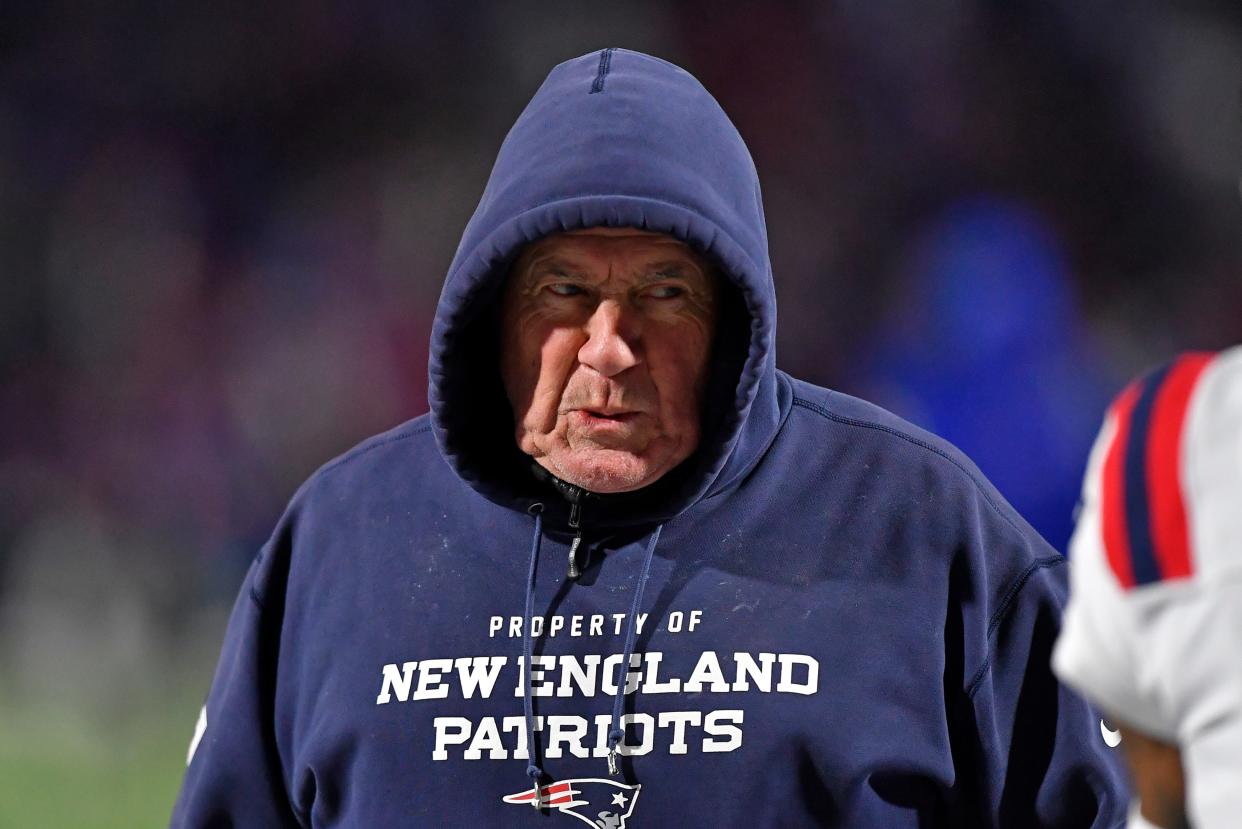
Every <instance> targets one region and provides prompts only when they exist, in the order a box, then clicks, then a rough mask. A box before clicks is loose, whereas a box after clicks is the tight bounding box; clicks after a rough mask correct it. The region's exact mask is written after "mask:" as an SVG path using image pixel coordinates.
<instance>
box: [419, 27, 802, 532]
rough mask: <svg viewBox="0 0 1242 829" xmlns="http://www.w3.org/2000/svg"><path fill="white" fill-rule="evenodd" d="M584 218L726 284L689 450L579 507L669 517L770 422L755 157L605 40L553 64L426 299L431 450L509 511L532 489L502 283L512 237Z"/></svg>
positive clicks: (660, 69) (538, 234)
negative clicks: (521, 441)
mask: <svg viewBox="0 0 1242 829" xmlns="http://www.w3.org/2000/svg"><path fill="white" fill-rule="evenodd" d="M590 227H631V228H637V229H640V230H647V231H656V232H660V233H666V234H668V235H670V236H673V237H675V238H677V239H680V240H681V241H683V242H685V243H687V244H688V245H690V246H691V247H692V248H694V249H696V250H697V251H699V252H700V253H702V254H704V255H705V256H706V257H707V258H708V259H709V260H711V261H712V262H714V263H715V264H716V265H717V266H718V267H719V270H720V273H721V275H722V276H723V277H724V279H723V282H724V283H725V284H726V285H727V286H728V287H727V288H726V290H725V291H724V292H723V293H724V294H725V297H724V301H723V302H722V303H721V313H720V315H719V318H718V320H717V331H716V338H715V341H714V344H713V351H712V357H711V368H710V372H711V376H710V379H709V383H708V391H707V396H706V400H705V407H704V413H703V416H704V421H703V430H702V438H701V441H700V444H699V447H698V449H697V450H696V451H695V453H694V454H693V455H691V456H690V458H688V459H687V460H686V461H684V462H682V464H681V465H680V466H678V467H677V468H676V469H674V470H672V471H671V472H669V473H668V474H666V475H665V476H664V477H663V478H661V479H660V480H659V481H657V482H655V483H654V484H651V485H650V486H648V487H645V488H644V489H642V490H639V491H637V492H633V493H622V494H616V495H608V496H601V497H600V499H599V501H600V508H599V509H594V508H593V510H592V512H593V515H594V516H595V517H594V518H593V523H594V524H596V525H598V524H600V523H603V524H606V525H613V526H623V525H632V524H638V523H643V522H650V521H663V520H667V519H668V518H671V517H673V516H675V515H677V514H678V513H680V512H681V511H683V510H684V509H686V508H687V507H689V506H690V505H692V504H694V503H695V502H697V501H698V500H700V499H702V498H703V497H705V496H708V495H711V494H714V493H715V492H717V491H721V490H723V489H725V488H727V487H728V486H729V485H730V484H731V483H735V482H736V481H738V480H739V479H740V478H741V477H742V476H743V475H745V473H746V472H747V471H748V470H749V469H750V468H751V467H753V466H754V464H755V463H757V462H758V460H759V458H760V456H761V455H762V453H763V451H764V450H765V449H766V448H767V446H768V444H769V443H770V442H771V440H772V438H773V437H774V436H775V433H776V430H777V427H778V421H779V408H778V405H777V399H776V395H777V391H776V388H777V383H776V367H775V349H774V338H775V333H776V297H775V291H774V288H773V283H772V268H771V264H770V262H769V261H768V249H767V228H766V226H765V224H764V218H763V204H762V200H761V196H760V191H759V179H758V175H757V173H756V172H755V166H754V162H753V161H752V160H751V157H750V153H749V152H748V151H747V149H746V145H745V144H744V143H743V142H742V138H741V136H740V135H739V134H738V132H737V129H736V128H735V127H734V126H733V124H732V122H730V120H729V118H728V116H726V115H725V113H724V111H723V110H722V109H721V108H720V105H719V104H717V103H716V100H715V99H714V98H713V97H712V96H711V95H710V94H709V93H708V92H707V90H706V89H704V88H703V86H702V85H701V84H700V83H699V82H698V81H697V80H696V79H695V78H694V77H693V76H692V75H690V74H689V73H688V72H686V71H685V70H683V69H680V68H679V67H677V66H674V65H673V64H671V63H668V62H667V61H663V60H660V59H659V58H653V57H651V56H649V55H644V54H641V53H638V52H631V51H627V50H624V49H604V50H603V51H600V52H594V53H591V54H589V55H584V56H582V57H579V58H575V59H574V60H570V61H567V62H565V63H562V64H560V65H559V66H557V67H556V68H554V69H553V70H552V72H551V73H550V74H549V75H548V77H547V79H546V80H545V81H544V83H543V85H542V86H540V88H539V90H538V91H537V92H536V93H535V96H534V98H532V99H531V101H530V103H529V104H528V105H527V106H526V109H525V110H524V111H523V112H522V114H521V116H519V118H518V120H517V122H516V123H515V124H514V125H513V128H512V129H511V130H510V131H509V134H508V136H507V137H506V138H505V140H504V143H503V144H502V145H501V148H500V153H499V155H498V156H497V158H496V163H495V166H494V167H493V168H492V173H491V177H490V179H489V180H488V183H487V187H486V188H485V189H484V191H483V196H482V198H481V199H480V201H479V206H478V208H477V209H476V210H475V213H474V216H473V217H472V218H471V219H470V222H469V224H468V225H467V226H466V230H465V233H464V234H463V235H462V240H461V244H460V245H459V246H458V249H457V253H456V255H455V256H454V258H453V263H452V265H451V266H450V267H449V272H448V277H447V279H446V281H445V284H444V289H443V292H442V293H441V296H440V303H439V306H438V308H437V310H436V317H435V323H434V326H433V328H432V336H431V360H430V369H429V381H430V390H429V400H430V403H431V418H432V426H433V429H434V431H435V436H436V441H437V443H438V445H439V447H440V451H441V452H442V453H443V455H444V457H445V459H446V460H447V461H448V463H449V464H450V465H451V466H452V468H453V469H454V470H455V471H456V473H457V474H458V475H459V476H460V477H461V478H462V479H463V480H465V481H466V482H467V483H469V484H470V485H471V486H472V487H473V488H474V489H476V490H477V491H478V492H480V493H482V494H483V495H484V496H485V497H487V498H489V499H490V500H492V501H494V502H496V503H500V504H503V505H506V506H511V507H514V508H520V509H524V508H526V507H527V506H529V504H530V503H532V502H533V501H535V500H541V498H540V497H539V495H540V492H541V489H540V488H541V486H543V485H542V484H540V483H539V482H538V481H537V480H536V478H535V476H534V475H532V473H531V466H532V464H533V461H532V460H531V458H530V457H529V456H527V455H525V454H524V453H523V452H521V450H519V449H518V447H517V445H516V442H515V439H514V427H513V413H512V409H511V407H510V406H509V403H508V400H507V398H506V397H505V393H504V389H503V386H502V383H501V379H500V370H499V342H498V331H499V325H498V319H499V304H500V298H501V295H502V290H501V289H502V287H503V285H504V282H505V280H506V278H507V277H508V273H509V268H510V265H511V264H512V262H513V261H514V260H515V259H516V258H517V255H518V253H519V252H520V251H521V250H522V249H523V248H524V247H525V246H526V245H528V244H529V243H531V242H533V241H536V240H538V239H540V238H543V237H544V236H548V235H551V234H555V233H561V232H565V231H570V230H578V229H582V228H590Z"/></svg>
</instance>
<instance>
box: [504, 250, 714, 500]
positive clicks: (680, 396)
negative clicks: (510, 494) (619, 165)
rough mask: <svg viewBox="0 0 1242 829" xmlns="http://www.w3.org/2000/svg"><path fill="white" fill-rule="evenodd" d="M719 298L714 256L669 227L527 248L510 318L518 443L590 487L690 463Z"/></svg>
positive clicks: (513, 282)
mask: <svg viewBox="0 0 1242 829" xmlns="http://www.w3.org/2000/svg"><path fill="white" fill-rule="evenodd" d="M716 299H717V298H716V287H715V283H714V280H713V278H712V275H711V273H710V268H709V266H708V265H707V263H706V261H705V260H704V259H703V258H702V257H700V256H699V255H698V254H696V253H695V252H694V251H693V250H691V249H690V248H689V247H687V246H686V245H685V244H683V243H681V242H679V241H677V240H676V239H673V238H671V237H669V236H665V235H663V234H659V233H646V232H643V231H639V230H628V229H623V228H592V229H589V230H582V231H574V232H572V233H562V234H557V235H555V236H549V237H547V238H545V239H541V240H540V241H538V242H535V243H534V244H532V245H530V246H528V247H527V248H526V249H525V250H524V251H523V252H522V254H521V256H519V257H518V260H517V262H515V263H514V266H513V269H512V271H511V272H510V276H509V282H508V284H507V286H506V289H505V297H504V306H503V310H502V321H501V356H500V370H501V375H502V377H503V379H504V385H505V392H506V393H507V394H508V396H509V402H510V404H512V406H513V411H514V417H515V420H516V424H515V426H516V437H517V443H518V446H519V447H520V448H521V449H522V451H523V452H525V453H527V454H528V455H530V456H532V457H533V458H535V460H536V461H537V462H538V463H539V464H540V465H541V466H543V467H544V468H545V469H547V470H548V471H549V472H551V473H552V474H554V475H556V476H557V477H558V478H561V479H562V480H564V481H568V482H570V483H572V484H576V485H577V486H580V487H582V488H584V489H587V490H590V491H592V492H629V491H632V490H635V489H640V488H642V487H644V486H647V485H648V484H651V483H654V482H655V481H656V480H658V479H659V478H660V477H661V476H662V475H664V474H665V473H666V472H668V471H669V470H670V469H672V468H673V467H675V466H676V465H677V464H679V463H681V462H682V461H683V460H685V459H686V458H687V457H689V456H690V454H691V453H692V452H694V450H695V447H697V446H698V443H699V436H700V417H701V412H700V405H701V403H702V400H703V394H704V390H705V386H706V384H707V362H708V357H709V351H710V349H711V341H712V333H713V330H714V328H715V322H716Z"/></svg>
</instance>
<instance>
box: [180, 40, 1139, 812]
mask: <svg viewBox="0 0 1242 829" xmlns="http://www.w3.org/2000/svg"><path fill="white" fill-rule="evenodd" d="M775 325H776V308H775V294H774V289H773V283H772V275H771V268H770V265H769V262H768V254H767V237H766V229H765V227H764V220H763V208H762V204H761V199H760V193H759V185H758V180H757V176H756V173H755V169H754V166H753V164H752V162H751V159H750V156H749V154H748V153H747V151H746V148H745V145H744V144H743V143H742V140H741V138H740V137H739V135H738V133H737V131H736V130H735V129H734V127H733V125H732V124H731V123H730V122H729V120H728V118H727V117H726V116H725V114H724V113H723V112H722V111H721V109H720V107H719V106H718V105H717V104H716V102H715V100H713V99H712V97H711V96H710V95H709V94H708V93H707V92H706V91H705V90H704V89H703V88H702V86H700V85H699V84H698V82H697V81H695V80H694V78H692V77H691V76H690V75H688V74H687V73H686V72H684V71H683V70H681V69H678V68H677V67H675V66H672V65H671V64H668V63H666V62H664V61H661V60H658V59H656V58H651V57H648V56H646V55H641V54H636V53H633V52H627V51H623V50H619V49H617V50H614V49H606V50H604V51H602V52H600V53H597V54H592V55H587V56H584V57H582V58H579V59H577V60H573V61H569V62H567V63H565V64H562V65H560V66H558V67H557V68H556V69H554V70H553V71H552V73H551V74H550V75H549V77H548V79H547V81H546V82H545V83H544V84H543V86H542V87H541V88H540V89H539V91H538V92H537V93H536V95H535V97H534V99H533V100H532V101H531V103H530V105H529V106H528V107H527V108H526V110H525V112H524V113H523V114H522V116H521V117H520V118H519V119H518V121H517V123H516V124H515V126H514V127H513V129H512V131H511V132H510V134H509V136H508V137H507V138H506V140H505V142H504V145H503V147H502V148H501V150H500V155H499V157H498V159H497V161H496V166H495V168H494V170H493V172H492V176H491V179H490V181H489V182H488V185H487V188H486V190H485V191H484V193H483V197H482V200H481V202H480V204H479V207H478V210H477V211H476V213H475V215H474V217H473V218H472V219H471V221H470V224H469V225H468V226H467V228H466V231H465V234H464V236H463V238H462V242H461V245H460V247H459V248H458V252H457V255H456V257H455V259H454V261H453V263H452V265H451V266H450V269H449V274H448V278H447V280H446V282H445V286H444V292H443V295H442V297H441V300H440V306H439V309H438V312H437V315H436V322H435V327H434V331H433V334H432V357H431V371H430V383H431V413H430V415H429V416H424V417H419V418H416V419H415V420H413V421H411V422H409V423H407V424H405V425H403V426H400V427H398V428H397V429H395V430H393V431H392V432H390V433H388V434H386V435H382V436H380V437H377V438H374V439H372V440H370V441H367V442H366V443H364V444H362V445H361V446H359V447H358V448H356V449H354V450H353V451H351V452H349V453H348V454H346V455H345V456H344V457H342V458H339V459H337V460H336V461H333V462H332V463H330V464H328V465H327V466H325V467H324V468H323V469H321V470H320V471H319V472H318V473H316V475H315V476H314V477H313V478H312V479H311V480H310V481H309V482H307V484H306V485H305V486H304V487H302V489H301V490H300V491H299V492H298V493H297V495H296V496H294V499H293V501H292V503H291V504H290V507H289V509H288V511H287V512H286V514H285V516H284V518H283V519H282V520H281V522H280V524H279V526H278V527H277V529H276V531H275V533H274V535H273V536H272V538H271V540H270V542H269V543H268V544H267V545H266V546H265V547H264V549H263V550H262V552H261V553H260V555H259V557H258V558H257V560H256V562H255V564H254V566H253V568H252V570H251V572H250V574H249V575H248V577H247V582H246V585H245V586H244V588H243V590H242V593H241V598H240V599H239V600H238V603H237V606H236V609H235V611H234V614H233V617H232V619H231V621H230V624H229V630H228V633H227V636H226V640H225V644H224V652H223V655H222V657H221V661H220V667H219V670H218V672H217V674H216V678H215V682H214V684H213V687H212V690H211V693H210V695H209V697H208V699H207V704H206V707H205V708H204V713H203V716H202V717H201V718H200V721H199V726H200V727H199V729H198V731H197V732H196V736H195V740H194V743H193V744H192V747H191V752H190V763H189V769H188V771H187V774H186V780H185V784H184V787H183V790H182V793H181V796H180V799H179V801H178V805H177V808H176V813H175V815H174V818H173V823H174V825H177V826H206V825H216V824H221V825H245V826H283V825H290V826H292V825H301V826H329V825H331V826H357V827H380V826H383V827H388V826H436V827H439V826H543V825H545V824H546V825H548V826H553V825H555V826H566V827H568V826H572V825H576V822H577V821H582V822H584V823H587V824H589V825H592V826H596V827H613V828H614V829H616V828H617V827H626V826H629V827H632V829H640V828H641V827H644V826H646V827H667V826H671V825H687V826H711V827H725V826H746V827H753V826H813V825H818V826H841V827H884V829H901V827H915V826H918V827H928V826H946V827H949V826H994V827H1002V826H1003V827H1006V828H1007V829H1010V828H1011V827H1024V826H1048V827H1053V826H1055V827H1088V826H1093V827H1105V826H1108V827H1111V826H1115V825H1116V824H1117V823H1119V822H1120V821H1121V820H1122V819H1123V817H1124V812H1125V807H1126V802H1127V800H1128V797H1127V795H1126V794H1125V792H1124V790H1123V789H1122V788H1121V784H1120V783H1119V780H1120V776H1119V774H1118V773H1117V771H1116V770H1115V768H1114V762H1115V760H1114V759H1113V757H1112V756H1111V753H1110V750H1109V749H1108V748H1107V746H1105V744H1104V742H1103V741H1102V740H1101V738H1100V734H1099V729H1098V724H1097V723H1098V721H1097V719H1096V715H1095V714H1094V713H1093V712H1092V711H1091V710H1090V709H1089V708H1088V707H1087V705H1086V704H1085V703H1084V702H1083V701H1082V700H1081V699H1080V698H1078V697H1077V696H1075V695H1073V694H1072V693H1070V692H1068V691H1066V690H1065V689H1063V688H1061V687H1059V686H1058V685H1057V683H1056V681H1055V680H1054V679H1053V677H1052V674H1051V672H1050V670H1049V668H1048V654H1049V650H1050V648H1051V644H1052V640H1053V638H1054V637H1055V635H1056V632H1057V628H1058V620H1059V616H1060V608H1061V605H1062V601H1063V598H1064V591H1065V583H1064V575H1063V573H1062V570H1063V568H1062V567H1061V563H1062V561H1061V558H1060V556H1058V555H1057V554H1056V553H1055V552H1053V551H1052V550H1051V549H1049V548H1048V547H1047V546H1046V545H1045V544H1044V543H1043V542H1042V541H1041V540H1040V539H1039V538H1038V536H1037V535H1036V534H1035V533H1034V532H1033V531H1032V530H1031V529H1030V528H1029V527H1028V526H1027V525H1026V524H1025V523H1024V522H1023V521H1022V519H1021V518H1020V517H1019V516H1018V515H1017V514H1016V513H1015V512H1014V511H1013V510H1012V509H1011V508H1010V507H1009V506H1008V505H1007V504H1006V503H1005V502H1004V500H1003V499H1002V498H1001V497H1000V496H999V495H998V494H997V493H996V491H995V490H994V489H993V488H992V487H991V486H990V485H989V484H988V483H987V482H986V481H985V480H984V479H983V477H982V476H981V475H980V474H979V472H978V471H977V470H976V469H975V468H974V467H973V466H972V465H971V464H970V462H969V461H968V460H966V459H965V458H963V457H962V456H961V455H960V454H959V453H958V452H956V451H955V450H954V449H953V448H952V447H950V446H948V445H946V444H944V443H943V442H941V441H939V440H937V439H936V438H935V437H933V436H931V435H928V434H926V433H923V432H921V431H919V430H918V429H916V428H914V427H912V426H910V425H909V424H907V423H904V422H903V421H901V420H899V419H898V418H896V417H894V416H892V415H890V414H888V413H886V412H883V411H881V410H879V409H877V408H875V407H873V406H870V405H868V404H866V403H863V402H861V401H858V400H854V399H852V398H849V397H846V396H844V395H841V394H837V393H834V392H831V391H828V390H826V389H821V388H816V387H814V386H811V385H809V384H807V383H803V382H800V381H798V380H795V379H793V378H790V377H789V376H787V375H785V374H783V373H781V372H779V371H777V369H776V366H775V354H774V349H773V340H774V336H775ZM532 807H533V808H532ZM548 820H551V821H552V822H551V823H547V821H548Z"/></svg>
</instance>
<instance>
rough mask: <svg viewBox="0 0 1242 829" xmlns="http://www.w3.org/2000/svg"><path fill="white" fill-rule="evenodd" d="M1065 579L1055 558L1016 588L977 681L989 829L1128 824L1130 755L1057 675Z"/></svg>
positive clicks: (1017, 581) (993, 627)
mask: <svg viewBox="0 0 1242 829" xmlns="http://www.w3.org/2000/svg"><path fill="white" fill-rule="evenodd" d="M1050 552H1051V551H1050ZM1065 569H1066V568H1065V562H1064V559H1063V558H1062V557H1061V556H1059V555H1056V554H1055V553H1053V554H1052V555H1049V556H1047V557H1040V558H1037V559H1035V560H1034V561H1032V562H1031V563H1030V564H1029V566H1028V567H1027V568H1026V569H1025V570H1024V571H1023V572H1021V573H1020V574H1019V575H1017V576H1016V578H1014V579H1013V580H1012V581H1011V582H1010V583H1009V586H1008V587H1007V588H1006V589H1005V590H1004V591H1003V592H1002V594H1001V604H1000V606H998V607H997V608H996V609H995V611H994V612H993V613H992V614H991V617H990V619H989V623H988V627H987V638H988V642H989V649H988V657H987V660H986V661H985V663H984V664H983V665H982V666H980V667H979V668H978V669H977V670H976V671H975V673H974V674H973V676H971V677H970V678H969V680H968V685H967V688H966V694H967V698H968V699H969V701H970V702H969V706H968V710H969V712H970V715H971V716H973V718H974V723H975V731H976V733H977V735H978V739H979V750H980V754H981V763H980V775H981V778H982V779H981V780H980V781H979V783H980V785H982V786H983V787H985V788H986V792H985V793H984V796H983V797H981V798H980V800H981V801H982V802H984V803H987V804H988V807H989V809H990V810H991V813H990V815H989V816H988V820H987V824H986V825H989V826H995V827H1005V829H1018V827H1049V829H1051V827H1057V829H1075V827H1080V828H1081V829H1088V827H1090V829H1106V828H1107V829H1112V827H1118V826H1122V825H1124V823H1125V817H1126V808H1127V805H1128V802H1129V794H1128V786H1127V784H1126V782H1125V780H1126V778H1125V776H1124V772H1123V770H1122V757H1121V755H1120V752H1119V751H1117V750H1115V749H1114V748H1111V747H1110V746H1109V745H1108V744H1107V743H1106V741H1105V738H1104V732H1103V727H1102V722H1101V719H1100V716H1099V714H1098V713H1097V712H1096V711H1095V710H1094V709H1093V708H1092V707H1091V706H1090V705H1089V704H1088V703H1087V701H1086V700H1084V699H1083V698H1082V697H1081V696H1079V695H1078V694H1077V693H1075V692H1074V691H1073V690H1071V689H1070V688H1068V687H1067V686H1065V685H1062V684H1061V683H1060V682H1058V681H1057V679H1056V677H1055V676H1054V675H1053V673H1052V670H1051V666H1050V661H1051V653H1052V648H1053V644H1054V643H1055V641H1056V638H1057V634H1058V631H1059V629H1060V624H1061V612H1062V608H1063V607H1064V604H1065V598H1066V580H1065Z"/></svg>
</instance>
